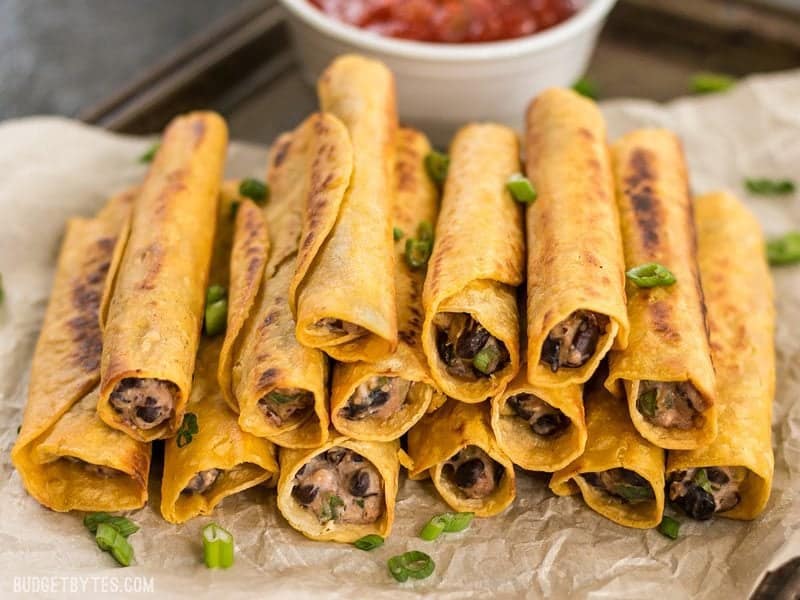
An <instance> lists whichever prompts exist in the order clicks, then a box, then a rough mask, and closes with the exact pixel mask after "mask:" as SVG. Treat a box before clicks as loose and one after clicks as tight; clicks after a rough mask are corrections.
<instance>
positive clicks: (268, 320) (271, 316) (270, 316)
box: [261, 309, 280, 327]
mask: <svg viewBox="0 0 800 600" xmlns="http://www.w3.org/2000/svg"><path fill="white" fill-rule="evenodd" d="M279 316H280V312H279V311H278V310H277V309H274V310H271V311H269V312H268V313H267V316H266V317H264V320H263V321H262V322H261V326H262V327H269V326H270V325H272V324H273V323H274V322H275V321H276V320H277V318H278V317H279Z"/></svg>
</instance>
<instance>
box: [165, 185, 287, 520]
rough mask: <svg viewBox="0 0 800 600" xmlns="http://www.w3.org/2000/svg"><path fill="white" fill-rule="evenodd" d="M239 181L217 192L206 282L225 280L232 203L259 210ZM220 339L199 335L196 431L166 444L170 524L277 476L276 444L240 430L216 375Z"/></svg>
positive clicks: (192, 402)
mask: <svg viewBox="0 0 800 600" xmlns="http://www.w3.org/2000/svg"><path fill="white" fill-rule="evenodd" d="M237 183H238V182H234V183H228V184H226V185H224V186H223V191H222V193H221V194H220V200H219V216H218V221H217V222H218V226H217V233H216V239H215V242H214V253H213V256H212V262H211V270H210V274H209V283H210V285H219V286H224V287H227V286H228V283H229V282H228V279H229V273H230V269H229V261H230V259H231V248H232V239H233V230H234V220H233V218H232V215H231V212H232V210H231V209H232V206H236V207H237V217H240V218H239V220H238V223H243V222H244V223H248V222H249V220H248V219H247V218H246V215H249V214H251V213H256V214H260V212H261V210H260V209H259V208H258V207H257V206H255V204H253V203H252V202H251V201H250V200H246V199H244V198H241V197H239V196H238V195H237V194H236V189H237ZM240 215H245V217H241V216H240ZM222 342H223V338H222V337H221V336H215V337H208V335H207V334H206V335H204V336H203V338H202V339H201V340H200V349H199V350H198V354H197V360H196V362H195V370H194V379H193V381H192V391H191V394H190V396H189V402H188V404H187V406H186V411H187V412H186V416H187V417H189V415H191V416H192V419H193V423H196V425H197V432H196V433H194V434H192V435H191V437H188V436H186V437H184V436H182V435H181V434H180V433H179V434H178V436H177V437H176V438H173V439H171V440H167V441H166V442H165V444H164V471H163V476H162V478H161V514H162V515H163V516H164V518H165V519H166V520H167V521H169V522H170V523H183V522H184V521H188V520H189V519H191V518H193V517H196V516H198V515H207V514H210V513H211V512H212V511H213V510H214V507H215V506H216V505H217V504H219V503H220V502H221V501H222V500H223V499H224V498H226V497H227V496H230V495H232V494H236V493H237V492H240V491H242V490H245V489H248V488H251V487H253V486H255V485H258V484H260V483H264V482H269V483H272V484H274V483H275V482H276V481H277V479H278V463H277V460H276V452H275V446H274V445H273V444H272V442H270V441H268V440H266V439H263V438H259V437H256V436H254V435H253V434H251V433H246V432H244V431H242V430H241V429H240V428H239V425H238V423H237V416H236V413H234V412H233V411H232V410H231V409H230V407H229V406H228V404H227V402H226V401H225V399H224V398H223V396H222V390H221V389H220V386H219V382H218V381H217V377H216V371H217V363H218V361H219V354H220V350H221V348H222Z"/></svg>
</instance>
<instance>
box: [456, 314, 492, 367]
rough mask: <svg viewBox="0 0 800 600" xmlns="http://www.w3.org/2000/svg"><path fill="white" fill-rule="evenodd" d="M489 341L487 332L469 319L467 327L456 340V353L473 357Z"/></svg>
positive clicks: (463, 356)
mask: <svg viewBox="0 0 800 600" xmlns="http://www.w3.org/2000/svg"><path fill="white" fill-rule="evenodd" d="M488 341H489V332H488V331H487V330H486V329H485V328H484V327H483V326H482V325H481V324H480V323H477V322H476V321H473V320H472V319H470V324H469V326H468V327H467V329H466V330H465V331H464V332H463V333H462V334H461V337H460V338H458V341H457V342H456V354H457V355H458V356H460V357H462V358H473V357H474V356H475V355H476V354H477V353H478V352H480V350H481V348H483V347H484V346H485V345H486V342H488Z"/></svg>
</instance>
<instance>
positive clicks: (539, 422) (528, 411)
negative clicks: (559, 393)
mask: <svg viewBox="0 0 800 600" xmlns="http://www.w3.org/2000/svg"><path fill="white" fill-rule="evenodd" d="M504 409H505V410H504V411H503V416H516V417H519V418H520V419H522V420H523V421H527V422H528V424H529V425H530V427H531V430H532V431H533V433H535V434H536V435H540V436H542V437H550V438H555V437H558V436H560V435H561V434H562V433H564V432H565V431H566V430H567V427H569V425H570V420H569V419H568V418H567V416H566V415H565V414H564V413H563V412H561V411H560V410H559V409H557V408H556V407H555V406H552V405H550V404H548V403H547V402H545V401H544V400H542V399H541V398H538V397H537V396H534V395H533V394H528V393H521V394H516V395H514V396H510V397H509V398H508V400H506V403H505V407H504Z"/></svg>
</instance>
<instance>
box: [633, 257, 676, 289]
mask: <svg viewBox="0 0 800 600" xmlns="http://www.w3.org/2000/svg"><path fill="white" fill-rule="evenodd" d="M625 275H626V276H627V277H628V279H630V280H631V281H632V282H633V283H635V284H636V285H637V286H638V287H640V288H651V287H658V286H667V285H672V284H673V283H675V275H673V274H672V271H670V270H669V269H668V268H667V267H665V266H664V265H661V264H659V263H647V264H644V265H639V266H638V267H633V268H632V269H631V270H629V271H628V272H627V273H625Z"/></svg>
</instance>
